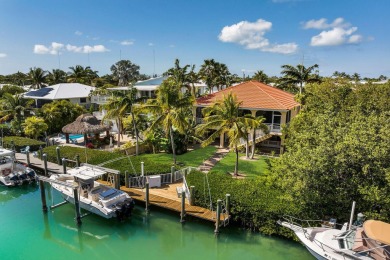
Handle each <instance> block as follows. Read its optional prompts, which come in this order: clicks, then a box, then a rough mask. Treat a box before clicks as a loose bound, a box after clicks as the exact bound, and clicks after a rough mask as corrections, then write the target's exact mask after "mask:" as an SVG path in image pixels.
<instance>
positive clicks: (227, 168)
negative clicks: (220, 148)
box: [212, 152, 272, 177]
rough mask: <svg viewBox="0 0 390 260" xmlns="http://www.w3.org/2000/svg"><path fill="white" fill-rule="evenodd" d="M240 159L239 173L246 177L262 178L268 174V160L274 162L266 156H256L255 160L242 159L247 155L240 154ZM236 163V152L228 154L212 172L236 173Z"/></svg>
mask: <svg viewBox="0 0 390 260" xmlns="http://www.w3.org/2000/svg"><path fill="white" fill-rule="evenodd" d="M238 156H239V159H238V173H239V174H242V175H246V176H247V177H256V176H261V175H263V174H265V173H267V172H268V171H269V170H270V169H269V165H268V163H267V161H268V160H272V159H270V158H268V157H265V156H256V157H255V159H254V160H245V159H241V158H243V157H245V154H239V155H238ZM235 162H236V154H235V153H234V152H230V153H228V154H227V155H226V156H225V157H224V158H223V159H222V160H221V161H219V162H218V163H217V164H216V165H215V166H214V167H213V169H212V171H218V172H223V173H227V172H230V173H232V172H234V165H235Z"/></svg>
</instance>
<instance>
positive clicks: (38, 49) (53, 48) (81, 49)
mask: <svg viewBox="0 0 390 260" xmlns="http://www.w3.org/2000/svg"><path fill="white" fill-rule="evenodd" d="M60 51H69V52H76V53H91V52H107V51H110V50H108V49H107V48H106V47H104V46H103V45H94V46H89V45H84V46H74V45H71V44H67V45H66V46H65V44H62V43H58V42H52V43H51V45H50V46H45V45H42V44H35V45H34V53H35V54H51V55H57V54H59V53H61V52H60Z"/></svg>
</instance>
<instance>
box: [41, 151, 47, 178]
mask: <svg viewBox="0 0 390 260" xmlns="http://www.w3.org/2000/svg"><path fill="white" fill-rule="evenodd" d="M42 159H43V165H44V170H45V176H47V175H48V170H47V154H45V153H44V154H43V155H42Z"/></svg>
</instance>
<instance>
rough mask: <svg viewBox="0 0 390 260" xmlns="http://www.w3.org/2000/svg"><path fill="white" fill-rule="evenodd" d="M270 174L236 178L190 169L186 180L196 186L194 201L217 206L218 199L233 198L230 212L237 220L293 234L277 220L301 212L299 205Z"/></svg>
mask: <svg viewBox="0 0 390 260" xmlns="http://www.w3.org/2000/svg"><path fill="white" fill-rule="evenodd" d="M267 180H268V177H267V176H264V177H258V178H251V179H236V178H232V176H231V175H230V174H224V173H221V172H215V171H211V172H209V173H208V174H204V173H202V172H198V171H191V173H190V174H188V175H187V183H188V185H190V186H195V204H196V205H199V206H202V207H205V208H210V197H211V201H212V202H211V203H212V207H213V209H214V210H215V209H216V202H217V199H223V200H225V196H226V194H230V198H231V215H232V218H233V220H234V221H235V222H238V223H240V224H241V225H242V226H244V227H246V228H249V229H251V230H259V231H260V232H262V233H264V234H268V235H271V234H280V235H284V236H288V237H290V236H291V232H289V231H288V230H286V229H283V228H281V227H280V226H279V225H278V224H277V220H279V219H280V218H281V216H283V215H286V214H287V215H295V214H296V213H297V212H299V209H298V208H296V205H294V204H292V203H291V201H288V200H287V199H286V198H284V196H283V194H282V193H281V192H280V191H279V190H278V189H275V187H274V186H273V185H271V184H269V183H268V181H267Z"/></svg>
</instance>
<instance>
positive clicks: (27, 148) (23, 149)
mask: <svg viewBox="0 0 390 260" xmlns="http://www.w3.org/2000/svg"><path fill="white" fill-rule="evenodd" d="M20 152H21V153H27V152H30V146H26V147H25V148H22V149H20Z"/></svg>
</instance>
